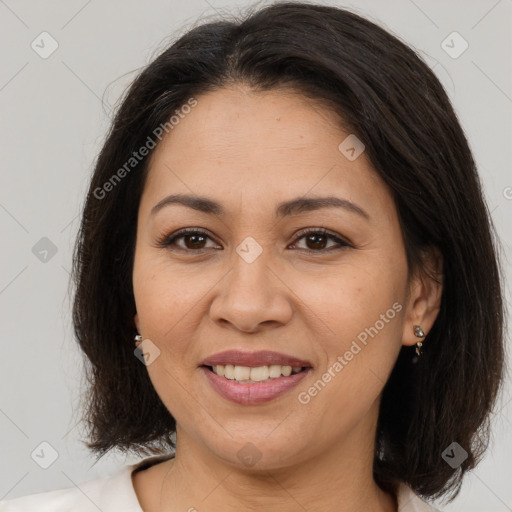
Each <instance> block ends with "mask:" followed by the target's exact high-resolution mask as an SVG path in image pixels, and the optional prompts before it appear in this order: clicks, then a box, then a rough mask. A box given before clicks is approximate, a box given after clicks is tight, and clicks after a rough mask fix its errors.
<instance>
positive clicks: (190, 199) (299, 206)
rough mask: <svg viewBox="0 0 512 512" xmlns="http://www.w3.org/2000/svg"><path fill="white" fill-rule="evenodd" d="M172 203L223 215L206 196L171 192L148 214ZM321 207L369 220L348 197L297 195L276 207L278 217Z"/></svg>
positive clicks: (215, 204) (223, 212) (218, 215)
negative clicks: (339, 210)
mask: <svg viewBox="0 0 512 512" xmlns="http://www.w3.org/2000/svg"><path fill="white" fill-rule="evenodd" d="M173 204H180V205H183V206H186V207H187V208H192V209H193V210H197V211H199V212H202V213H206V214H208V215H215V216H217V217H220V216H222V215H225V213H226V211H225V209H224V207H223V206H222V205H221V204H220V203H218V202H216V201H214V200H212V199H209V198H208V197H202V196H196V195H191V194H171V195H170V196H167V197H164V198H163V199H162V200H161V201H159V202H158V203H157V204H156V205H155V206H154V207H153V208H152V209H151V213H150V215H151V216H153V215H156V213H158V212H159V211H160V210H161V209H162V208H164V207H166V206H170V205H173ZM321 208H343V209H345V210H347V211H348V212H351V213H355V214H357V215H359V216H361V217H363V218H364V219H366V220H370V215H368V213H367V212H366V211H365V210H363V208H361V207H360V206H358V205H356V204H355V203H352V202H351V201H349V200H348V199H341V198H339V197H335V196H327V197H299V198H297V199H292V200H290V201H284V202H282V203H279V204H278V206H277V208H276V215H277V217H278V218H282V217H286V216H290V215H297V214H300V213H304V212H311V211H314V210H319V209H321Z"/></svg>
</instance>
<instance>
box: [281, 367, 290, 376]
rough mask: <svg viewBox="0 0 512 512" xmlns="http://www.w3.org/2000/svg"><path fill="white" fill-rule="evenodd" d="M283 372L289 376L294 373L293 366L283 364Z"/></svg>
mask: <svg viewBox="0 0 512 512" xmlns="http://www.w3.org/2000/svg"><path fill="white" fill-rule="evenodd" d="M281 373H282V374H283V375H284V376H285V377H288V376H290V375H291V374H292V367H291V366H283V367H282V368H281Z"/></svg>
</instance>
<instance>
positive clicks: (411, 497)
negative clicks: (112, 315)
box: [0, 457, 439, 512]
mask: <svg viewBox="0 0 512 512" xmlns="http://www.w3.org/2000/svg"><path fill="white" fill-rule="evenodd" d="M153 459H158V460H162V459H161V458H160V457H157V458H155V457H152V458H151V460H153ZM148 460H150V459H145V460H143V461H140V462H138V463H136V464H131V465H127V466H124V467H123V468H122V469H121V470H119V471H118V472H117V473H115V474H114V475H112V476H104V477H100V478H96V479H93V480H88V481H87V482H85V483H83V484H80V486H79V487H71V488H67V489H60V490H56V491H47V492H41V493H37V494H30V495H28V496H22V497H20V498H15V499H12V500H7V501H0V512H98V510H101V512H143V510H142V508H141V506H140V504H139V500H138V499H137V495H136V494H135V490H134V488H133V483H132V479H131V474H132V471H133V470H134V469H136V468H137V467H139V466H141V465H145V464H147V462H148ZM397 500H398V512H439V511H438V510H437V509H435V508H433V507H432V506H431V505H429V504H428V503H427V502H425V501H423V500H422V499H421V498H420V497H419V496H418V495H417V494H416V493H414V491H413V490H412V489H411V488H410V487H408V486H406V485H405V484H403V483H400V484H399V486H398V492H397Z"/></svg>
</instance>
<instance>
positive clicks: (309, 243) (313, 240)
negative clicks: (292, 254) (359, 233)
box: [293, 229, 351, 252]
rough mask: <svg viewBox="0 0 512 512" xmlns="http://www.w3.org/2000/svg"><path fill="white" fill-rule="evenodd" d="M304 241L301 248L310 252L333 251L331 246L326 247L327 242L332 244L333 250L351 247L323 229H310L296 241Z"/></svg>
mask: <svg viewBox="0 0 512 512" xmlns="http://www.w3.org/2000/svg"><path fill="white" fill-rule="evenodd" d="M302 239H304V240H305V244H306V247H304V248H302V249H304V250H306V251H310V252H327V251H330V250H332V249H333V246H332V245H331V246H329V247H328V246H327V244H328V243H329V241H332V242H334V248H336V247H337V248H342V247H351V245H350V244H349V243H348V242H346V241H345V240H342V239H341V238H339V237H338V236H336V235H334V234H332V233H329V232H328V231H326V230H325V229H311V230H309V231H305V232H304V231H303V232H302V234H301V236H300V237H299V238H298V239H297V240H302ZM296 244H297V242H294V244H293V246H296Z"/></svg>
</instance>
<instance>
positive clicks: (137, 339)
mask: <svg viewBox="0 0 512 512" xmlns="http://www.w3.org/2000/svg"><path fill="white" fill-rule="evenodd" d="M134 339H135V345H137V347H138V346H139V343H140V342H141V341H142V335H140V334H136V335H135V338H134Z"/></svg>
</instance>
